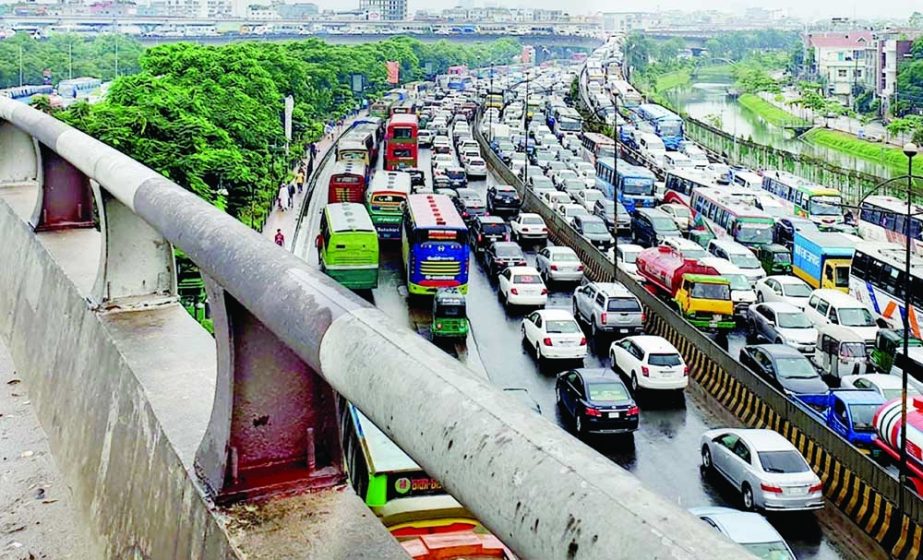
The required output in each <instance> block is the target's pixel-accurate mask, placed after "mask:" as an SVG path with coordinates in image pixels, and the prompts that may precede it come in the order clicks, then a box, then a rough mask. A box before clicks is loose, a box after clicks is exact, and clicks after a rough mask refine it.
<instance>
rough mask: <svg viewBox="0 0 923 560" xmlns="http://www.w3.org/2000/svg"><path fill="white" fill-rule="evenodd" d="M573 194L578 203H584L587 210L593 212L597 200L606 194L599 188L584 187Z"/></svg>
mask: <svg viewBox="0 0 923 560" xmlns="http://www.w3.org/2000/svg"><path fill="white" fill-rule="evenodd" d="M573 196H574V199H575V200H576V201H577V204H582V205H583V207H584V208H586V209H587V212H592V211H593V208H594V207H595V206H596V201H597V200H602V199H603V198H605V196H606V195H604V194H603V192H602V191H601V190H599V189H584V190H582V191H577V192H576V193H574V195H573Z"/></svg>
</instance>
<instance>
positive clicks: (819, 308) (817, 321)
mask: <svg viewBox="0 0 923 560" xmlns="http://www.w3.org/2000/svg"><path fill="white" fill-rule="evenodd" d="M804 313H805V315H807V317H808V319H810V320H811V322H812V323H814V326H815V327H816V328H817V330H818V331H820V330H822V327H824V326H825V325H829V324H831V323H832V324H834V325H841V326H843V327H846V328H848V329H850V330H852V331H853V332H855V333H856V334H858V335H859V336H861V337H862V339H863V340H865V346H866V349H867V350H868V353H871V351H872V349H873V348H874V347H875V337H876V336H877V335H878V325H877V324H876V323H875V317H874V315H872V312H871V311H869V309H868V308H867V307H866V306H865V304H863V303H862V302H861V301H859V300H857V299H856V298H854V297H852V296H851V295H849V294H844V293H843V292H841V291H839V290H832V289H828V288H822V289H818V290H814V291H813V292H811V297H810V298H808V304H807V305H806V306H805V308H804Z"/></svg>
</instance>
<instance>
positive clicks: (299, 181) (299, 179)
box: [295, 169, 304, 194]
mask: <svg viewBox="0 0 923 560" xmlns="http://www.w3.org/2000/svg"><path fill="white" fill-rule="evenodd" d="M295 184H296V185H298V194H301V191H302V190H303V189H304V171H302V170H301V169H299V170H298V173H296V174H295Z"/></svg>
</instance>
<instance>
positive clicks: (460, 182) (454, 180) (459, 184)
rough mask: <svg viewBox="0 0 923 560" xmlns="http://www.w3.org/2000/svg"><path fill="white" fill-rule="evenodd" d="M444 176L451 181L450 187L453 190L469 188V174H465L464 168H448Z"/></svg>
mask: <svg viewBox="0 0 923 560" xmlns="http://www.w3.org/2000/svg"><path fill="white" fill-rule="evenodd" d="M443 175H445V176H446V177H447V178H448V179H449V185H450V186H451V187H452V188H453V189H463V188H465V187H467V186H468V174H467V173H465V168H464V167H454V166H453V167H446V168H445V173H443Z"/></svg>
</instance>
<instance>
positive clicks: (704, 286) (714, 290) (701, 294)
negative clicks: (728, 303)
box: [692, 282, 731, 300]
mask: <svg viewBox="0 0 923 560" xmlns="http://www.w3.org/2000/svg"><path fill="white" fill-rule="evenodd" d="M692 297H694V298H701V299H720V300H729V299H731V287H730V285H728V284H712V283H710V282H696V283H695V284H693V285H692Z"/></svg>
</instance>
